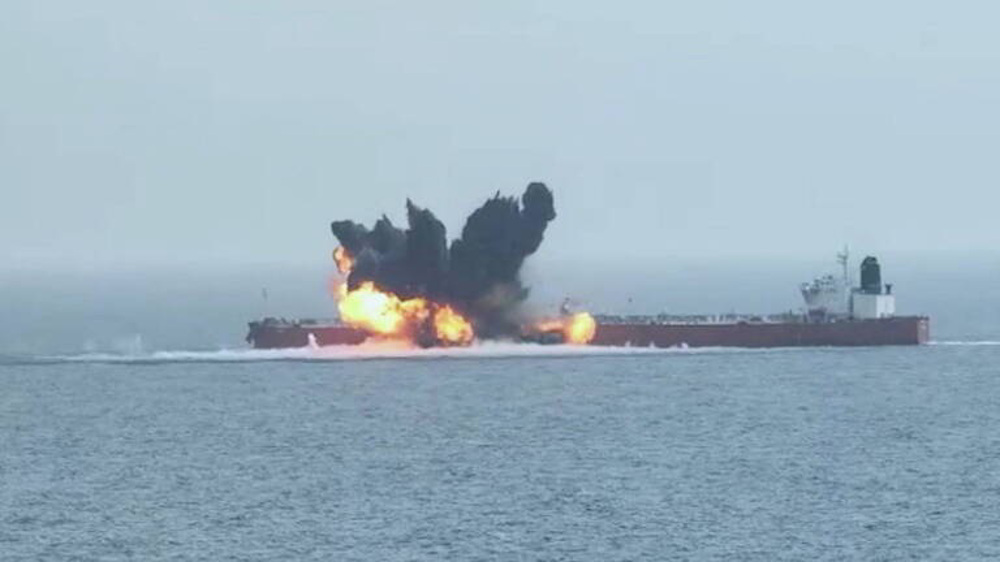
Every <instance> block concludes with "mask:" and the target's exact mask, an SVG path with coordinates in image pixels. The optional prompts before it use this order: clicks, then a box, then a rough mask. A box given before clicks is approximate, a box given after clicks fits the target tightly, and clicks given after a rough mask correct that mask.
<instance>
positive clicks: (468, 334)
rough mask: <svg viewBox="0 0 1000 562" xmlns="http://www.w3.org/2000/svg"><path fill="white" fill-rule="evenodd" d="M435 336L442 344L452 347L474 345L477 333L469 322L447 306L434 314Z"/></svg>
mask: <svg viewBox="0 0 1000 562" xmlns="http://www.w3.org/2000/svg"><path fill="white" fill-rule="evenodd" d="M434 335H436V336H437V338H438V339H439V340H441V341H442V342H445V343H448V344H451V345H456V344H457V345H467V344H470V343H472V338H473V337H474V336H475V333H474V332H473V331H472V324H469V321H468V320H466V319H465V318H463V317H462V315H461V314H459V313H457V312H455V310H454V309H452V308H451V307H450V306H447V305H445V306H442V307H441V308H439V309H437V312H435V313H434Z"/></svg>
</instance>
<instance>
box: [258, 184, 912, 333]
mask: <svg viewBox="0 0 1000 562" xmlns="http://www.w3.org/2000/svg"><path fill="white" fill-rule="evenodd" d="M406 213H407V222H408V226H407V228H405V229H403V228H399V227H396V226H395V225H393V224H392V222H391V221H390V220H389V218H388V217H386V216H385V215H383V216H382V217H381V218H380V219H378V220H377V221H376V222H375V223H374V225H373V227H372V228H371V229H369V228H367V227H366V226H364V225H362V224H358V223H355V222H353V221H349V220H341V221H334V222H333V223H331V225H330V229H331V231H332V233H333V235H334V237H336V239H337V241H338V242H339V243H340V245H339V246H337V248H336V249H335V250H334V251H333V261H334V263H335V264H336V267H337V270H338V272H339V275H338V276H337V277H336V278H335V279H334V283H333V284H332V293H333V296H334V298H335V299H336V301H337V311H338V312H339V318H338V319H337V320H284V319H276V318H264V319H262V320H258V321H254V322H251V323H250V332H249V334H248V335H247V341H248V342H249V343H250V344H252V345H253V346H254V347H256V348H286V347H303V346H327V345H347V344H359V343H362V342H364V341H367V340H373V339H378V340H385V339H388V340H395V341H403V342H406V343H409V344H413V345H417V346H421V347H432V346H462V345H469V344H470V343H472V342H473V341H475V340H483V339H502V340H508V341H524V342H534V343H542V344H553V343H555V344H561V343H572V344H589V345H613V346H627V345H633V346H644V347H645V346H655V347H674V346H682V347H683V346H690V347H700V346H738V347H786V346H861V345H909V344H921V343H925V342H926V341H927V340H928V338H929V319H928V318H926V317H921V316H896V304H895V303H896V301H895V295H893V293H892V289H893V287H892V285H891V284H885V285H883V283H882V277H881V266H880V265H879V263H878V260H877V259H876V258H875V257H872V256H869V257H866V258H865V259H864V261H863V262H862V263H861V282H860V285H859V286H857V287H854V286H853V285H852V283H851V279H850V276H849V274H848V255H847V252H846V250H845V251H844V252H843V253H841V254H839V255H838V259H839V261H840V264H841V267H842V276H840V277H837V276H834V275H826V276H823V277H819V278H817V279H815V280H814V281H812V282H810V283H804V284H802V286H801V287H800V288H801V292H802V296H803V298H804V299H805V307H804V309H803V310H802V312H800V313H786V314H781V315H771V316H756V315H744V316H739V315H706V316H670V315H656V316H614V315H596V316H594V315H591V314H590V313H588V312H583V311H572V310H570V309H569V307H568V306H567V305H566V304H565V303H564V306H563V308H562V310H561V313H560V314H558V315H556V316H554V317H549V318H537V317H534V316H533V315H531V314H530V313H529V312H528V311H526V309H525V308H526V307H524V306H522V305H523V303H524V301H525V300H526V299H527V297H528V288H527V287H525V286H524V284H523V283H522V282H521V279H520V269H521V265H522V264H523V263H524V261H525V259H526V258H527V257H528V256H530V255H531V254H533V253H534V252H535V250H537V249H538V247H539V245H540V244H541V242H542V238H543V236H544V233H545V229H546V227H547V225H548V223H549V222H551V221H552V220H553V219H554V218H555V216H556V213H555V206H554V204H553V196H552V192H551V191H550V190H549V188H548V187H546V186H545V184H543V183H538V182H535V183H531V184H529V185H528V187H527V189H525V191H524V194H523V195H522V196H521V197H520V198H519V199H518V198H514V197H503V196H501V195H500V193H499V192H497V194H496V195H495V196H494V197H492V198H490V199H488V200H487V201H486V202H485V203H484V204H483V205H482V206H481V207H479V208H478V209H476V210H475V211H474V212H473V213H472V214H471V215H470V216H469V218H468V219H467V220H466V223H465V226H464V228H463V229H462V232H461V236H459V237H458V238H456V239H454V240H452V242H451V244H450V245H449V244H448V240H447V236H446V230H445V227H444V224H443V223H441V221H439V220H438V219H437V217H435V216H434V214H433V213H431V212H430V211H429V210H427V209H423V208H420V207H418V206H416V205H414V204H413V202H412V201H409V200H407V202H406Z"/></svg>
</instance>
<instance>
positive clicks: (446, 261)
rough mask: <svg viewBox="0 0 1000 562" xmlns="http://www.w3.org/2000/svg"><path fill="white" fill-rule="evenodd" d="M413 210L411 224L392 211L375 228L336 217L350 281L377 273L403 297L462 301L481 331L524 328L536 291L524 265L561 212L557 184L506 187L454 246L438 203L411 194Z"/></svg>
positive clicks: (376, 279) (383, 285) (382, 284)
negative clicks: (417, 200)
mask: <svg viewBox="0 0 1000 562" xmlns="http://www.w3.org/2000/svg"><path fill="white" fill-rule="evenodd" d="M406 217H407V222H408V228H407V229H405V230H403V229H401V228H399V227H397V226H395V225H393V224H392V222H391V221H390V220H389V218H388V217H386V216H384V215H383V216H382V218H380V219H379V220H377V221H376V222H375V225H374V226H373V227H372V228H371V229H370V230H369V229H368V228H367V227H365V226H364V225H362V224H358V223H355V222H353V221H349V220H342V221H335V222H333V223H332V224H331V225H330V228H331V230H332V231H333V235H334V236H335V237H336V238H337V240H338V241H339V242H340V245H341V246H343V247H344V248H345V249H346V250H347V252H348V253H349V254H350V255H351V256H352V257H353V258H354V267H353V269H352V270H351V274H350V276H349V277H348V281H347V282H348V287H349V288H350V289H355V288H357V287H358V286H359V285H361V284H362V283H364V282H366V281H371V282H373V283H374V284H375V285H376V286H377V287H379V288H380V289H382V290H385V291H390V292H393V293H396V294H397V295H399V296H400V297H402V298H407V299H408V298H413V297H426V298H429V299H431V300H434V301H436V302H440V303H443V304H448V305H451V306H453V307H454V308H456V309H457V310H458V311H459V312H461V313H462V314H463V315H465V316H466V317H467V318H469V319H470V320H471V321H472V323H473V325H474V326H475V329H476V333H477V334H478V335H480V336H481V337H486V338H489V337H499V336H516V335H517V334H518V331H519V329H520V324H519V308H520V304H521V303H522V302H523V301H524V300H525V299H526V298H527V296H528V289H527V287H525V286H524V284H523V283H522V282H521V279H520V277H519V273H520V270H521V266H522V264H523V263H524V260H525V258H527V257H528V256H530V255H531V254H533V253H534V252H535V251H536V250H537V249H538V247H539V245H540V244H541V243H542V239H543V237H544V235H545V228H546V227H547V226H548V223H549V222H550V221H551V220H552V219H554V218H555V217H556V212H555V207H554V203H553V198H552V192H551V191H550V190H549V188H548V187H546V186H545V184H543V183H537V182H535V183H531V184H529V185H528V187H527V189H526V190H525V191H524V194H523V195H522V196H521V199H520V201H518V199H517V198H515V197H504V196H501V195H500V193H499V192H498V193H497V194H496V195H495V196H493V197H492V198H490V199H489V200H487V201H486V203H484V204H483V205H482V206H481V207H479V208H478V209H476V210H475V211H474V212H473V213H472V214H471V215H469V218H468V219H467V220H466V222H465V227H464V228H463V229H462V236H461V237H460V238H457V239H455V240H454V241H452V243H451V246H450V247H449V245H448V241H447V232H446V229H445V226H444V224H443V223H441V221H440V220H438V219H437V217H435V216H434V213H432V212H431V211H430V210H428V209H423V208H420V207H418V206H416V205H414V204H413V202H412V201H409V200H407V202H406Z"/></svg>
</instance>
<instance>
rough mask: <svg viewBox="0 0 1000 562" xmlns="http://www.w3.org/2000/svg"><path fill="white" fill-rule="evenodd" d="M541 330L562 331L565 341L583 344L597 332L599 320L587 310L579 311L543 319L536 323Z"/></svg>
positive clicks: (536, 327) (588, 341)
mask: <svg viewBox="0 0 1000 562" xmlns="http://www.w3.org/2000/svg"><path fill="white" fill-rule="evenodd" d="M535 329H537V330H538V331H539V332H562V336H563V341H564V342H565V343H572V344H578V345H583V344H587V343H590V342H591V340H593V339H594V336H595V335H596V334H597V321H596V320H594V317H593V316H591V315H590V314H589V313H587V312H577V313H576V314H572V315H569V316H563V317H561V318H558V319H551V320H542V321H540V322H538V323H537V324H536V325H535Z"/></svg>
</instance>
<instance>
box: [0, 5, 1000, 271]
mask: <svg viewBox="0 0 1000 562" xmlns="http://www.w3.org/2000/svg"><path fill="white" fill-rule="evenodd" d="M997 6H998V5H997V4H996V3H993V2H985V1H984V2H914V1H912V0H907V1H902V0H900V1H885V2H869V1H841V2H828V3H822V4H820V3H813V2H808V3H807V2H798V1H789V2H773V1H758V2H746V1H734V2H707V1H706V2H684V3H680V2H673V3H668V2H657V1H652V0H650V1H648V2H615V3H608V2H592V3H587V2H579V1H576V0H573V1H570V0H566V1H547V2H537V3H531V2H517V1H504V2H467V1H462V2H460V1H455V2H373V1H365V2H353V3H347V2H335V1H330V0H312V1H305V0H301V1H273V2H242V1H240V2H237V1H221V0H220V1H212V2H206V1H204V0H198V1H191V0H172V1H171V2H156V3H153V2H135V1H133V0H127V1H126V0H123V1H108V0H90V1H87V2H79V1H75V0H74V1H65V2H38V1H34V0H7V1H5V2H4V3H3V6H2V7H0V69H2V76H3V79H2V87H0V188H2V190H3V198H2V200H0V254H2V255H4V256H8V257H9V259H5V260H4V261H5V262H7V263H6V264H5V265H10V264H22V265H23V264H135V263H176V262H195V263H205V262H212V261H221V262H229V261H232V262H248V261H252V262H294V263H310V262H315V261H325V260H327V259H328V256H329V252H330V250H331V249H332V246H333V240H332V237H331V235H330V233H329V229H328V224H329V221H330V220H333V219H339V218H354V219H363V220H364V221H366V222H370V221H372V220H374V219H375V218H376V217H377V215H378V214H379V213H381V212H383V211H385V212H387V213H388V214H389V216H390V217H392V218H396V219H402V218H403V203H404V200H405V198H406V197H407V196H409V197H412V198H413V199H414V201H415V202H417V203H418V204H421V205H425V206H427V207H430V208H431V209H433V210H434V211H435V212H436V213H437V214H438V216H439V217H440V218H441V219H442V220H443V221H444V222H445V224H446V225H447V226H448V227H449V232H450V233H451V234H455V233H457V231H458V230H459V229H460V228H461V225H462V222H463V220H464V217H465V215H466V214H467V213H468V212H469V211H470V210H472V209H473V208H474V207H475V206H476V205H478V204H479V203H480V202H481V200H482V199H484V198H485V197H486V196H488V195H490V194H492V193H493V192H494V191H496V190H501V191H503V192H508V193H516V194H519V193H520V192H521V190H523V188H524V186H525V185H526V184H527V182H529V181H532V180H540V181H545V182H547V183H548V184H549V185H550V187H552V189H553V191H554V192H555V195H556V207H557V211H558V213H559V217H558V218H557V220H556V222H554V223H553V224H552V226H551V228H550V231H549V236H548V238H547V240H546V242H545V244H543V250H542V252H543V254H544V255H545V256H546V257H547V258H556V257H566V258H580V257H585V256H588V255H595V254H596V255H606V254H610V253H613V252H619V253H621V254H622V255H624V257H626V258H627V257H664V258H666V257H670V256H676V255H692V254H704V255H718V256H733V255H761V254H765V255H769V254H774V255H815V254H822V255H823V256H825V257H828V256H829V255H830V254H832V252H833V251H834V250H835V249H836V248H837V247H839V246H840V245H841V244H842V243H845V242H847V243H850V244H852V246H854V247H856V248H862V251H865V252H885V251H904V250H905V251H909V250H922V249H927V250H934V251H950V250H960V251H964V252H969V251H982V250H995V249H996V248H1000V227H998V226H997V218H996V217H997V207H998V206H1000V205H998V204H1000V195H997V193H998V190H997V187H998V185H1000V183H998V179H1000V159H998V158H997V156H996V154H997V149H998V140H1000V111H998V107H1000V104H998V102H1000V64H998V63H1000V35H998V34H997V32H996V23H997V21H1000V14H998V13H997V12H998V8H997Z"/></svg>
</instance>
